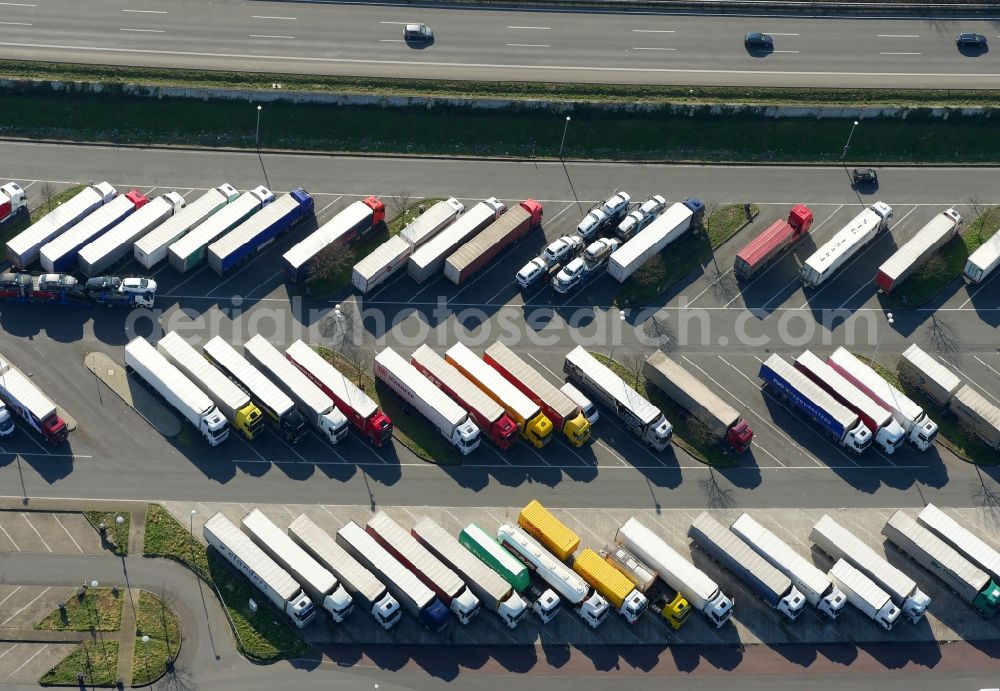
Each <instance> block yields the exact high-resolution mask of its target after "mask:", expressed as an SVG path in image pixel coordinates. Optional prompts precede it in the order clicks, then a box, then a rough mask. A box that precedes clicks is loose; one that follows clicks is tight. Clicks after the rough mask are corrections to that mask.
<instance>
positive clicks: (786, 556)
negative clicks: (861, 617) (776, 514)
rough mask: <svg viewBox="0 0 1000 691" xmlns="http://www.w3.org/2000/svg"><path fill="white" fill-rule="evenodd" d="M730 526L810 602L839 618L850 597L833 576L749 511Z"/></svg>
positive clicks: (827, 613)
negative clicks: (824, 571) (789, 580)
mask: <svg viewBox="0 0 1000 691" xmlns="http://www.w3.org/2000/svg"><path fill="white" fill-rule="evenodd" d="M729 529H730V530H731V531H732V532H733V533H735V534H736V535H737V536H738V537H739V538H740V539H741V540H743V542H745V543H747V545H749V546H750V549H752V550H753V551H754V552H756V553H757V554H759V555H760V556H761V557H762V558H763V559H764V560H765V561H766V562H767V563H769V564H770V565H771V566H773V567H774V568H776V569H778V571H780V572H781V573H783V574H785V575H786V576H788V578H790V579H791V581H792V584H793V585H795V587H796V588H797V589H798V591H799V592H800V593H802V594H803V595H804V596H805V598H806V599H807V600H808V601H809V604H811V605H812V606H813V607H815V608H816V609H818V610H819V611H820V612H822V613H823V614H825V615H826V616H828V617H829V618H830V619H836V618H837V617H839V616H840V613H841V612H843V611H844V606H845V605H846V604H847V598H846V596H845V595H844V594H843V593H842V592H841V591H840V589H839V588H837V586H835V585H834V584H833V581H831V580H830V577H829V576H827V574H825V573H823V572H822V571H820V570H819V569H818V568H816V566H815V565H814V564H813V563H812V562H810V561H808V560H807V559H806V558H805V557H803V556H802V555H800V554H799V553H798V552H796V551H795V550H794V549H792V548H791V547H790V546H789V545H788V543H786V542H785V541H784V540H782V539H781V538H779V537H778V536H777V535H775V534H774V533H772V532H771V531H770V530H768V529H767V528H765V527H764V526H762V525H761V524H760V523H758V522H757V521H755V520H754V519H753V518H752V517H751V516H750V515H749V514H746V513H744V514H742V515H741V516H740V517H739V518H737V519H736V521H734V522H733V524H732V525H731V526H729Z"/></svg>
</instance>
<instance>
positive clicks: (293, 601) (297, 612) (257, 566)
mask: <svg viewBox="0 0 1000 691" xmlns="http://www.w3.org/2000/svg"><path fill="white" fill-rule="evenodd" d="M201 532H202V535H203V536H204V538H205V541H206V542H208V544H209V546H210V547H212V548H214V549H215V551H216V552H218V553H219V555H220V556H222V558H223V559H225V560H226V561H228V562H229V563H230V564H231V565H232V566H233V568H235V569H236V570H237V571H239V572H240V573H242V574H243V575H244V576H246V577H247V580H249V581H250V583H252V584H253V585H254V586H256V588H257V589H258V590H260V591H261V592H262V593H264V596H265V597H267V599H268V600H269V601H270V602H271V604H272V605H274V606H275V607H276V608H277V609H278V611H279V612H284V613H285V615H287V616H288V618H289V619H291V620H292V623H293V624H294V625H295V626H296V627H297V628H300V629H304V628H305V627H306V626H308V625H309V623H310V622H311V621H312V620H313V619H314V618H315V617H316V606H315V605H314V604H313V602H312V600H310V599H309V596H308V595H306V594H305V592H304V591H303V590H302V587H301V586H299V584H298V583H296V582H295V580H294V579H293V578H292V577H291V575H289V573H288V572H287V571H285V570H284V569H283V568H281V567H280V566H278V564H277V563H275V561H274V560H273V559H272V558H271V557H269V556H267V554H265V553H264V550H262V549H261V548H260V547H258V546H257V545H255V544H254V542H253V540H251V539H250V537H249V536H248V535H246V534H245V533H243V532H241V531H240V529H239V528H237V527H236V526H235V525H233V523H232V521H230V520H229V519H228V518H226V517H225V516H223V515H222V514H221V513H217V514H215V515H214V516H212V517H211V518H209V519H208V520H207V521H205V525H204V526H202V530H201Z"/></svg>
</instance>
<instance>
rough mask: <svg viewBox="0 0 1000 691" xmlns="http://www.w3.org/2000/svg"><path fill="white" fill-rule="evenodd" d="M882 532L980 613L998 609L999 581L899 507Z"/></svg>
mask: <svg viewBox="0 0 1000 691" xmlns="http://www.w3.org/2000/svg"><path fill="white" fill-rule="evenodd" d="M882 534H883V535H884V536H885V537H886V538H887V539H888V540H889V542H891V543H892V544H894V545H896V547H898V548H899V549H900V550H901V551H902V552H903V553H904V554H906V556H908V557H910V558H911V559H912V560H913V561H915V562H917V563H918V564H920V565H921V566H923V567H924V568H925V569H927V570H928V571H930V572H931V573H933V574H935V575H936V576H937V577H938V578H940V579H941V580H942V581H944V582H945V583H946V584H947V585H948V587H949V588H951V589H952V590H953V591H954V592H955V593H956V594H957V595H958V596H959V597H960V598H962V600H964V601H965V602H966V604H968V605H970V606H971V607H972V608H973V609H974V610H976V612H978V613H979V614H980V615H981V616H983V617H992V616H993V615H994V614H996V613H997V609H998V608H1000V585H997V584H996V582H995V581H994V580H993V579H992V578H991V577H990V575H989V574H988V573H986V572H985V571H983V570H982V569H981V568H979V567H978V566H976V565H975V564H973V563H972V562H970V561H969V560H968V559H966V558H965V557H963V556H962V555H961V554H959V553H958V551H957V550H955V549H953V548H952V547H951V546H949V545H948V544H946V543H945V542H944V540H942V539H941V538H939V537H938V536H937V535H935V534H934V533H932V532H931V531H930V530H928V529H927V528H925V527H924V526H922V525H920V524H919V523H917V521H915V520H914V519H913V518H912V517H910V516H909V515H907V514H906V513H905V512H904V511H903V510H902V509H900V510H899V511H896V513H894V514H893V515H892V516H891V517H890V518H889V520H888V522H887V523H886V524H885V526H884V527H883V528H882Z"/></svg>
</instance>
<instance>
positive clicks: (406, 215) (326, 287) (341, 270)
mask: <svg viewBox="0 0 1000 691" xmlns="http://www.w3.org/2000/svg"><path fill="white" fill-rule="evenodd" d="M439 201H441V199H439V198H427V199H419V200H417V201H415V202H409V201H407V202H404V203H403V204H402V208H400V209H399V211H398V212H397V213H396V215H395V216H393V217H392V218H391V219H390V220H389V222H388V223H386V224H384V225H382V226H380V227H378V228H373V229H372V230H371V231H370V232H369V233H367V234H366V235H365V236H364V237H363V238H362V239H361V240H360V241H359V242H357V243H356V244H354V245H349V246H347V247H344V246H341V245H338V246H335V247H330V248H328V249H327V250H326V251H324V252H323V253H322V256H320V257H319V258H317V260H316V268H315V269H314V270H313V272H314V275H313V277H312V278H310V279H309V280H308V281H306V288H307V289H308V291H309V293H310V295H311V296H312V297H314V298H317V299H318V298H324V297H327V296H329V295H332V294H333V293H336V292H337V291H339V290H342V289H344V288H346V287H347V286H349V285H350V284H351V274H352V271H353V269H354V265H355V264H357V263H358V262H359V261H361V260H362V259H364V258H365V257H366V256H368V255H369V254H371V253H372V252H373V251H374V250H375V248H376V247H378V246H379V245H381V244H382V243H383V242H385V241H386V240H388V239H389V238H391V237H393V236H394V235H399V233H400V232H401V231H402V230H403V228H405V227H406V226H407V224H408V223H409V222H410V221H412V220H413V219H415V218H416V217H417V216H418V215H419V213H420V208H421V207H424V208H429V207H430V206H431V205H432V204H436V203H437V202H439Z"/></svg>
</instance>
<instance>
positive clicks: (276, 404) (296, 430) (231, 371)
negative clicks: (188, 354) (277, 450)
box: [202, 336, 309, 444]
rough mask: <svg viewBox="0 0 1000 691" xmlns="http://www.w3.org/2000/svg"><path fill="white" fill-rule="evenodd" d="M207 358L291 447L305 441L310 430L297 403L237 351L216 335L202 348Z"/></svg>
mask: <svg viewBox="0 0 1000 691" xmlns="http://www.w3.org/2000/svg"><path fill="white" fill-rule="evenodd" d="M202 352H203V353H204V355H205V357H206V358H207V359H208V361H209V362H211V363H212V364H213V365H215V366H216V367H217V368H218V369H219V370H220V371H221V372H222V373H223V374H225V375H226V376H227V377H229V379H230V381H232V382H233V383H234V384H236V386H238V387H240V388H241V389H242V390H243V391H244V393H246V394H247V395H248V396H249V397H250V400H251V401H253V404H254V405H256V406H257V407H258V408H259V409H260V410H261V411H262V412H263V413H264V421H265V422H266V423H267V424H268V425H270V426H271V429H273V430H274V431H275V432H276V433H277V434H279V435H280V436H281V438H282V439H284V440H285V441H286V442H288V443H289V444H298V443H299V442H300V441H302V440H303V439H305V436H306V432H308V429H309V428H308V427H306V420H305V418H304V417H302V414H301V413H300V412H299V411H298V410H297V409H296V408H295V403H293V402H292V399H291V398H290V397H288V396H287V395H286V394H285V392H284V391H282V390H281V389H279V388H278V387H277V386H276V385H275V384H274V383H273V382H271V380H270V379H268V378H267V377H265V376H264V375H263V374H261V372H260V370H258V369H257V368H256V367H254V366H253V365H252V364H251V363H250V362H249V361H248V360H247V359H246V358H244V357H243V356H242V355H240V354H239V353H238V352H237V351H236V349H235V348H233V347H232V346H231V345H229V344H228V343H226V341H225V340H224V339H223V338H222V337H221V336H216V337H214V338H213V339H212V340H210V341H209V342H208V343H206V344H205V345H204V347H203V348H202Z"/></svg>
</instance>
